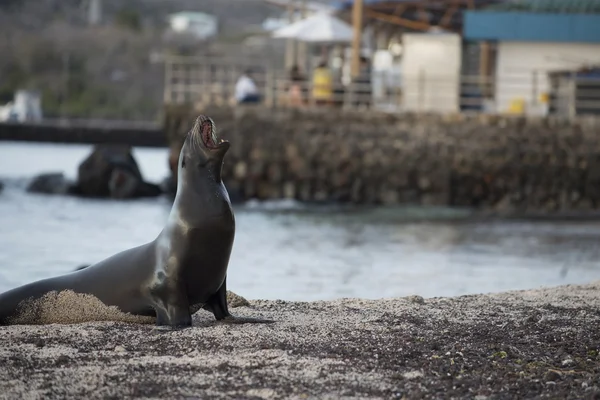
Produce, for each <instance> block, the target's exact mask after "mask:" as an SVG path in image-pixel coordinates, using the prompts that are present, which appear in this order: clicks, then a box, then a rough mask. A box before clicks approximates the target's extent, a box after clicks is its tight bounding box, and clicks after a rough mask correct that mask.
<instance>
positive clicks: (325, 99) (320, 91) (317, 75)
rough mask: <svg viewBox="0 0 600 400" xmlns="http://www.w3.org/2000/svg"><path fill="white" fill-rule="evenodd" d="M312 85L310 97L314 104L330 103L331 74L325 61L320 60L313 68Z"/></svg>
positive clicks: (331, 92) (331, 90) (331, 89)
mask: <svg viewBox="0 0 600 400" xmlns="http://www.w3.org/2000/svg"><path fill="white" fill-rule="evenodd" d="M312 85H313V90H312V97H313V100H314V101H315V104H317V105H324V104H331V100H332V97H333V76H332V74H331V71H330V70H329V68H328V67H327V63H326V62H325V61H322V62H321V63H320V64H319V66H318V67H317V68H315V70H314V72H313V79H312Z"/></svg>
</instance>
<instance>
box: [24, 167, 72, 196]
mask: <svg viewBox="0 0 600 400" xmlns="http://www.w3.org/2000/svg"><path fill="white" fill-rule="evenodd" d="M72 190H73V183H72V182H69V181H68V180H67V178H65V176H64V175H63V174H62V173H61V172H51V173H47V174H41V175H38V176H36V177H35V178H33V180H32V181H31V182H30V183H29V185H28V186H27V191H28V192H31V193H44V194H67V193H70V192H71V191H72Z"/></svg>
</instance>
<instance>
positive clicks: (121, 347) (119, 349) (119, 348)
mask: <svg viewBox="0 0 600 400" xmlns="http://www.w3.org/2000/svg"><path fill="white" fill-rule="evenodd" d="M126 351H127V350H126V349H125V347H123V346H116V347H115V352H117V353H124V352H126Z"/></svg>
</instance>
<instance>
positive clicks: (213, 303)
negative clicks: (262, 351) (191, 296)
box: [202, 278, 275, 324]
mask: <svg viewBox="0 0 600 400" xmlns="http://www.w3.org/2000/svg"><path fill="white" fill-rule="evenodd" d="M226 286H227V278H225V280H224V281H223V284H222V285H221V287H220V288H219V290H217V293H215V294H213V295H212V296H211V297H210V298H209V299H208V301H207V302H206V304H204V306H203V307H202V308H204V309H205V310H208V311H210V312H212V313H213V314H214V316H215V318H216V319H217V321H220V322H223V323H227V324H271V323H273V322H275V321H272V320H270V319H260V318H250V317H234V316H233V315H231V314H230V313H229V308H228V306H227V287H226Z"/></svg>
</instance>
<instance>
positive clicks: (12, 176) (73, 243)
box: [0, 142, 600, 300]
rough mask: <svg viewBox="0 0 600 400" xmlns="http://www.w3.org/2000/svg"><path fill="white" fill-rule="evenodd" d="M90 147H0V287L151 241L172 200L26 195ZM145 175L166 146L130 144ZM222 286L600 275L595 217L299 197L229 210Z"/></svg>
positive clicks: (283, 295) (509, 284) (453, 286)
mask: <svg viewBox="0 0 600 400" xmlns="http://www.w3.org/2000/svg"><path fill="white" fill-rule="evenodd" d="M90 149H91V147H90V146H83V145H50V144H25V143H11V142H0V180H2V181H4V182H5V186H6V187H5V189H4V191H3V192H2V193H0V291H4V290H7V289H10V288H13V287H16V286H18V285H22V284H25V283H28V282H31V281H33V280H37V279H41V278H46V277H51V276H55V275H59V274H63V273H66V272H69V271H71V270H73V269H74V268H75V267H77V266H79V265H81V264H88V263H94V262H97V261H100V260H102V259H103V258H106V257H108V256H110V255H112V254H115V253H116V252H119V251H121V250H125V249H128V248H130V247H133V246H137V245H140V244H143V243H146V242H148V241H151V240H153V239H154V238H155V237H156V235H158V233H159V232H160V230H161V229H162V227H163V224H164V223H165V221H166V218H167V215H168V213H169V210H170V207H171V204H170V202H169V201H168V200H167V199H163V198H160V199H151V200H139V201H108V200H106V201H101V200H87V199H77V198H71V197H60V196H45V195H35V194H28V193H26V192H25V186H26V184H27V181H28V179H30V178H31V177H32V176H34V175H35V174H38V173H42V172H51V171H60V172H64V173H65V174H66V175H67V176H69V177H72V178H74V177H75V174H76V169H77V166H78V164H79V163H80V162H81V161H82V160H83V159H84V158H85V157H86V156H87V155H88V154H89V152H90ZM135 156H136V158H137V160H138V162H139V164H140V167H141V169H142V172H143V173H144V175H145V177H146V179H148V180H151V181H160V180H162V179H163V178H164V177H165V176H166V175H167V150H166V149H164V150H163V149H136V150H135ZM235 212H236V222H237V230H236V239H235V243H234V248H233V254H232V257H231V263H230V266H229V276H228V284H229V288H230V289H231V290H233V291H235V292H237V293H239V294H241V295H244V296H246V297H248V298H253V299H258V298H260V299H284V300H326V299H334V298H339V297H363V298H381V297H395V296H404V295H410V294H419V295H422V296H424V297H433V296H454V295H461V294H473V293H485V292H495V291H503V290H509V289H526V288H535V287H539V286H552V285H560V284H566V283H587V282H590V281H593V280H598V279H600V246H599V243H600V222H595V221H590V222H514V221H513V222H465V221H461V218H460V217H461V216H463V215H464V211H458V210H450V209H420V208H378V209H362V210H352V211H349V210H343V209H339V208H321V207H307V206H303V205H301V204H298V203H294V202H272V203H256V202H253V203H248V204H245V205H243V206H236V209H235Z"/></svg>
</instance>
